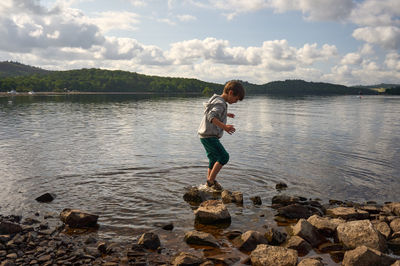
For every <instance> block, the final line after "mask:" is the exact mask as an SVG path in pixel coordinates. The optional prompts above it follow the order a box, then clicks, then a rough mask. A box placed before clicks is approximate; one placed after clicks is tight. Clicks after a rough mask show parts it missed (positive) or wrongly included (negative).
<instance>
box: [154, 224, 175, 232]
mask: <svg viewBox="0 0 400 266" xmlns="http://www.w3.org/2000/svg"><path fill="white" fill-rule="evenodd" d="M154 225H155V226H157V227H161V228H162V229H164V230H166V231H172V230H173V229H174V224H173V223H172V222H171V223H155V224H154Z"/></svg>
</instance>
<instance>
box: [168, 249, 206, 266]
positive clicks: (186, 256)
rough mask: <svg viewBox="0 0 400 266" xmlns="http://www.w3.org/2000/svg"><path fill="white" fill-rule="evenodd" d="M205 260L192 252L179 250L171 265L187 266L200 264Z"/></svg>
mask: <svg viewBox="0 0 400 266" xmlns="http://www.w3.org/2000/svg"><path fill="white" fill-rule="evenodd" d="M203 262H205V259H204V258H200V257H197V256H195V255H193V254H190V253H186V252H181V253H179V254H178V255H177V256H176V257H175V258H174V259H173V260H172V261H171V264H172V265H173V266H188V265H200V264H202V263H203Z"/></svg>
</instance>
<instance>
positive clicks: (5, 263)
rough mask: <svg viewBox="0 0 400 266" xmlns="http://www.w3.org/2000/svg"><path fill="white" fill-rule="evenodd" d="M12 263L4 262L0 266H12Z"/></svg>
mask: <svg viewBox="0 0 400 266" xmlns="http://www.w3.org/2000/svg"><path fill="white" fill-rule="evenodd" d="M14 265H15V264H14V262H12V260H4V261H3V262H2V263H1V264H0V266H14Z"/></svg>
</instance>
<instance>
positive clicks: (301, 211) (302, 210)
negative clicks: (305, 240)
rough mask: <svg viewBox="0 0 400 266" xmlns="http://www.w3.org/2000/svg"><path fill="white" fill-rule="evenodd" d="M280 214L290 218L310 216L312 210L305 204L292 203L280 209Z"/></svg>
mask: <svg viewBox="0 0 400 266" xmlns="http://www.w3.org/2000/svg"><path fill="white" fill-rule="evenodd" d="M278 215H280V216H283V217H285V218H288V219H300V218H306V219H307V218H308V217H310V216H311V215H312V212H311V211H310V210H309V209H308V208H307V207H306V206H304V205H300V204H291V205H288V206H285V207H281V208H279V209H278Z"/></svg>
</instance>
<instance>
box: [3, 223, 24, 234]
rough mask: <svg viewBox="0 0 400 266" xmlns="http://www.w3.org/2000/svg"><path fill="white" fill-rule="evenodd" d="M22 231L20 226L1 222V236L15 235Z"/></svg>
mask: <svg viewBox="0 0 400 266" xmlns="http://www.w3.org/2000/svg"><path fill="white" fill-rule="evenodd" d="M21 231H22V227H21V225H19V224H16V223H13V222H8V221H0V234H15V233H19V232H21Z"/></svg>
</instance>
